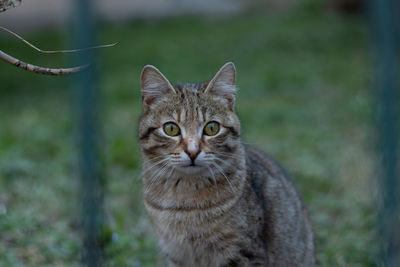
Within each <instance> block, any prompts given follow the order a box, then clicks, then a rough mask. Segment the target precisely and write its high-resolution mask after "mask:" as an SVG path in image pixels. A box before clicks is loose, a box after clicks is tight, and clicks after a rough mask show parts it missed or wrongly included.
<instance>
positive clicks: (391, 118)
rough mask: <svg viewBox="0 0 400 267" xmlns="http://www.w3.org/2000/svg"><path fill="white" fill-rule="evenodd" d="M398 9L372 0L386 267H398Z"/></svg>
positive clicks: (389, 1) (391, 2)
mask: <svg viewBox="0 0 400 267" xmlns="http://www.w3.org/2000/svg"><path fill="white" fill-rule="evenodd" d="M398 8H399V4H398V3H397V0H371V5H370V12H371V15H372V26H373V28H374V29H373V33H374V38H375V48H376V63H377V65H376V72H377V75H376V79H377V80H376V86H377V93H378V102H377V103H378V112H379V114H378V116H379V117H378V129H379V135H380V136H379V139H380V149H381V153H382V158H381V168H382V169H381V170H382V172H381V173H382V176H381V177H379V178H380V179H381V181H380V184H381V197H382V209H381V212H380V235H381V242H382V246H381V248H382V256H383V258H382V259H383V266H388V267H392V266H393V267H398V266H400V201H399V200H400V197H399V196H400V187H399V186H400V181H399V178H400V175H399V165H398V164H399V163H398V153H399V151H398V142H399V135H398V123H399V120H398V112H399V103H398V97H399V92H398V91H397V90H398V86H399V80H398V77H397V76H398V73H399V72H398V70H397V69H398V66H399V64H398V60H399V57H398V56H399V54H398V41H399V31H398V30H399V29H398V27H399V24H398V23H399V22H400V21H399V20H398V19H399V18H398V14H399V13H398V12H399V9H398ZM396 72H397V73H396ZM396 74H397V75H396Z"/></svg>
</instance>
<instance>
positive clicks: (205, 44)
mask: <svg viewBox="0 0 400 267" xmlns="http://www.w3.org/2000/svg"><path fill="white" fill-rule="evenodd" d="M367 30H368V29H367V26H366V24H365V23H364V22H363V21H362V19H360V18H352V17H336V16H308V15H304V14H297V15H296V14H295V15H284V16H282V15H281V16H277V15H271V16H268V17H265V16H264V17H262V16H242V17H236V18H227V19H199V18H190V17H188V18H176V19H164V20H157V21H132V22H131V23H128V24H124V25H112V26H109V25H107V26H106V25H103V27H101V31H100V36H99V37H100V40H101V41H102V42H105V43H107V42H112V41H116V40H119V41H121V44H120V45H118V46H117V47H115V48H111V49H104V50H102V51H100V58H99V62H100V64H101V73H102V76H101V83H100V84H101V87H102V90H103V95H104V100H103V108H104V109H103V110H102V112H101V118H102V124H103V129H102V130H103V132H104V146H103V147H102V148H103V150H104V152H105V154H104V156H105V162H106V167H107V168H106V173H105V177H106V197H105V229H104V240H105V241H104V246H105V251H106V256H107V258H106V265H107V266H155V265H163V264H164V261H163V259H162V256H161V255H160V254H159V252H158V250H157V248H156V241H155V237H154V235H153V231H152V229H151V227H150V225H149V221H148V218H147V217H146V215H145V213H144V210H143V205H142V201H141V180H140V168H141V167H140V156H139V147H138V142H137V137H136V127H137V120H138V116H139V114H140V109H141V106H140V99H141V96H140V89H139V75H140V71H141V68H142V67H143V66H144V65H145V64H153V65H156V66H157V67H158V68H159V69H160V70H161V71H162V72H163V73H164V74H165V75H166V76H167V77H168V78H169V80H170V81H171V82H178V81H193V82H196V81H203V80H206V79H209V78H211V77H212V76H213V74H214V73H215V72H216V71H217V70H218V68H219V67H220V66H221V65H222V64H223V63H225V62H226V61H234V62H235V63H236V65H237V71H238V86H239V88H240V90H239V93H238V97H237V111H238V113H239V115H240V117H241V121H242V126H243V135H244V141H245V142H248V143H250V144H253V145H255V146H258V147H260V148H262V149H263V150H265V151H268V152H269V153H270V154H271V155H273V157H275V158H276V159H277V160H278V161H279V162H280V163H281V164H282V165H283V166H284V167H285V168H286V170H287V171H288V173H289V174H290V176H291V177H292V178H293V180H294V182H295V184H296V185H297V187H298V189H299V191H300V193H301V195H302V198H303V200H304V202H305V204H306V206H307V208H308V210H309V213H310V217H311V220H312V222H313V225H314V231H315V233H316V239H315V241H316V247H317V259H318V262H319V264H320V265H321V266H373V265H375V264H376V259H375V258H374V257H375V256H376V251H377V245H376V243H377V242H376V240H375V239H376V238H375V234H374V233H375V228H374V224H375V220H376V209H375V206H376V205H375V203H374V202H373V199H374V198H373V197H371V195H372V196H373V194H374V190H373V188H374V182H373V180H372V179H373V174H374V169H375V166H374V164H375V160H374V155H373V148H374V144H373V141H374V139H373V128H372V124H373V119H372V118H373V116H374V114H373V106H372V105H373V99H372V95H371V92H370V91H369V87H370V86H371V77H372V68H371V59H370V56H369V47H368V45H367V43H368V35H367ZM27 38H28V39H29V40H31V41H33V42H34V43H35V44H37V45H38V46H40V47H41V48H43V49H45V48H49V49H55V48H57V47H62V46H63V44H64V43H65V36H63V35H62V33H59V32H43V33H40V34H36V35H32V36H27ZM0 40H1V47H2V49H3V50H4V51H6V52H9V53H11V54H13V55H15V56H19V57H20V58H21V59H26V58H28V59H29V60H27V61H29V62H32V63H36V64H42V65H46V64H47V65H52V66H55V65H61V64H64V65H66V64H67V63H68V61H67V59H66V58H65V56H52V57H46V56H42V55H37V54H35V53H34V52H32V51H30V50H29V49H28V48H25V47H23V46H22V45H21V44H19V43H18V42H17V41H14V40H10V39H8V38H7V39H4V38H3V39H0ZM60 62H61V63H60ZM0 79H1V81H2V82H1V88H0V94H1V97H0V122H1V124H0V125H1V126H0V265H1V266H24V265H25V266H76V265H79V262H80V260H81V242H80V237H79V236H80V232H79V202H78V200H77V199H78V192H79V190H78V185H79V183H78V176H77V171H76V169H77V149H76V144H75V139H74V137H75V135H76V123H75V121H76V117H75V115H76V114H75V109H74V108H75V106H74V101H73V95H74V94H73V93H71V91H73V87H72V86H71V85H70V83H69V82H70V81H69V78H59V77H58V78H57V77H43V76H38V75H35V74H31V73H27V72H24V71H22V70H18V69H16V68H14V67H11V66H10V65H6V64H5V63H2V64H0Z"/></svg>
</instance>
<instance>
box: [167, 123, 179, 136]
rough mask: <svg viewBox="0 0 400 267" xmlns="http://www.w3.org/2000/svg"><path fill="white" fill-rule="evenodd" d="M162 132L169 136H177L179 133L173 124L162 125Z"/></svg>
mask: <svg viewBox="0 0 400 267" xmlns="http://www.w3.org/2000/svg"><path fill="white" fill-rule="evenodd" d="M164 132H165V133H166V134H167V135H169V136H177V135H179V134H180V133H181V130H180V129H179V126H178V125H176V124H175V123H173V122H167V123H165V124H164Z"/></svg>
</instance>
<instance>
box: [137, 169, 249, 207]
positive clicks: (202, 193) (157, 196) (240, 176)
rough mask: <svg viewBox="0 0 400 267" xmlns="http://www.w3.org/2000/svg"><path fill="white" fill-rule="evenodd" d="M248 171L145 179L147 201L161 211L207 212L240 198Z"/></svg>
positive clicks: (239, 170)
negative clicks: (196, 210) (194, 210)
mask: <svg viewBox="0 0 400 267" xmlns="http://www.w3.org/2000/svg"><path fill="white" fill-rule="evenodd" d="M244 169H245V168H237V169H235V170H232V169H231V170H227V171H225V173H223V174H222V173H211V172H209V173H199V174H197V175H188V174H186V175H185V174H183V173H179V172H176V173H172V174H171V175H170V176H168V177H159V178H158V179H157V182H154V181H152V180H151V179H146V178H149V177H151V175H152V174H151V173H149V174H148V177H146V176H145V177H144V178H145V179H144V182H143V183H144V198H145V201H146V202H148V203H149V204H152V205H153V206H155V207H158V208H160V209H186V210H187V209H207V208H208V207H211V206H215V205H218V204H223V203H224V202H226V201H228V200H232V199H236V198H238V197H239V196H240V195H241V194H242V191H243V186H244V184H245V182H246V181H245V177H246V175H245V171H244Z"/></svg>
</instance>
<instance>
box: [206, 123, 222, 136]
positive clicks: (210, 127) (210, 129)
mask: <svg viewBox="0 0 400 267" xmlns="http://www.w3.org/2000/svg"><path fill="white" fill-rule="evenodd" d="M203 132H204V134H205V135H209V136H213V135H216V134H217V133H218V132H219V123H218V122H216V121H212V122H209V123H207V125H206V126H205V127H204V130H203Z"/></svg>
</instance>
